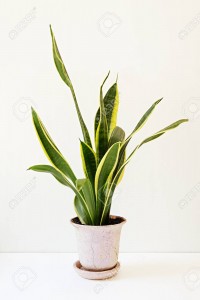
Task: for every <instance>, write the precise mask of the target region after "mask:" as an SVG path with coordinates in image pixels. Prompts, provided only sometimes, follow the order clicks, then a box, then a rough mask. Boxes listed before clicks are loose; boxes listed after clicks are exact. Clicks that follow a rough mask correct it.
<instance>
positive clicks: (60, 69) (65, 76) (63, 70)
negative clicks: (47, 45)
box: [50, 26, 92, 147]
mask: <svg viewBox="0 0 200 300" xmlns="http://www.w3.org/2000/svg"><path fill="white" fill-rule="evenodd" d="M50 31H51V38H52V47H53V57H54V62H55V65H56V68H57V70H58V73H59V74H60V77H61V78H62V80H63V81H64V82H65V83H66V85H67V86H68V87H69V88H70V90H71V93H72V97H73V99H74V104H75V107H76V111H77V114H78V118H79V122H80V125H81V129H82V133H83V137H84V141H85V143H86V144H88V145H89V146H90V147H92V144H91V140H90V135H89V132H88V129H87V127H86V125H85V122H84V120H83V117H82V114H81V111H80V108H79V105H78V102H77V99H76V94H75V92H74V88H73V85H72V82H71V80H70V78H69V75H68V73H67V70H66V68H65V65H64V63H63V60H62V58H61V55H60V52H59V50H58V46H57V43H56V39H55V36H54V33H53V30H52V28H51V26H50Z"/></svg>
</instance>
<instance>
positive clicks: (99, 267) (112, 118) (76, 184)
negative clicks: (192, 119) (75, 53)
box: [29, 27, 188, 279]
mask: <svg viewBox="0 0 200 300" xmlns="http://www.w3.org/2000/svg"><path fill="white" fill-rule="evenodd" d="M50 31H51V37H52V45H53V57H54V62H55V65H56V68H57V70H58V73H59V74H60V76H61V78H62V80H63V81H64V82H65V84H66V85H67V86H68V87H69V89H70V90H71V93H72V97H73V100H74V104H75V107H76V111H77V114H78V119H79V122H80V125H81V129H82V133H83V140H80V152H81V159H82V165H83V171H84V178H81V179H79V178H77V177H76V175H75V174H74V172H73V170H72V168H71V167H70V165H69V163H68V162H67V160H66V159H65V158H64V156H63V155H62V153H61V151H60V150H59V149H58V147H57V146H56V144H55V143H54V141H53V140H52V138H51V137H50V135H49V133H48V131H47V130H46V128H45V126H44V124H43V122H42V121H41V119H40V117H39V116H38V114H37V112H36V111H35V110H34V109H33V108H32V117H33V123H34V126H35V129H36V132H37V135H38V138H39V140H40V143H41V145H42V148H43V150H44V152H45V154H46V156H47V158H48V159H49V161H50V163H51V165H35V166H32V167H30V168H29V170H33V171H37V172H46V173H50V174H52V175H53V176H54V177H55V178H56V179H57V180H58V181H59V182H60V183H61V184H63V185H65V186H67V187H69V188H70V189H72V190H73V192H74V194H75V198H74V208H75V211H76V215H77V216H76V217H75V218H73V219H71V223H72V225H73V226H74V227H75V229H76V234H77V241H78V251H79V261H78V262H76V263H75V265H74V267H75V268H76V269H77V271H78V272H79V273H80V275H82V276H83V277H85V278H90V279H102V278H108V277H111V276H113V275H115V274H116V273H117V271H118V269H119V263H118V250H119V239H120V232H121V228H122V225H123V224H124V223H125V222H126V220H125V218H123V217H119V216H113V215H111V214H110V211H111V205H112V197H113V194H114V192H115V189H116V186H117V184H118V183H119V182H120V180H121V179H122V177H123V173H124V168H125V167H126V165H127V164H128V163H129V161H130V160H131V158H132V157H133V155H134V154H135V153H136V151H137V150H138V149H139V148H140V147H141V146H142V145H144V144H146V143H148V142H150V141H152V140H154V139H157V138H158V137H160V136H161V135H163V134H164V133H166V132H167V131H169V130H171V129H174V128H176V127H177V126H179V125H180V124H181V123H183V122H186V121H188V120H187V119H181V120H178V121H176V122H174V123H172V124H171V125H169V126H167V127H164V128H163V129H161V130H159V131H157V132H156V133H154V134H153V135H151V136H149V137H147V138H146V139H144V140H143V141H142V142H141V143H139V144H138V145H137V146H136V147H135V148H134V150H133V151H132V152H131V153H130V154H129V156H127V155H126V148H127V146H128V144H129V142H130V140H131V139H132V137H133V136H134V135H135V134H136V133H137V132H138V131H139V130H140V129H141V128H142V127H143V125H144V124H145V123H146V122H147V120H148V118H149V117H150V115H151V114H152V112H153V111H154V109H155V108H156V106H157V105H158V104H159V103H160V101H161V100H162V99H159V100H157V101H156V102H155V103H153V105H152V106H151V107H150V108H149V109H148V110H147V111H146V113H145V114H144V115H143V116H142V118H141V119H140V121H139V122H138V123H137V125H136V126H135V128H134V129H133V131H132V132H131V133H130V134H129V135H128V136H127V137H126V136H125V132H124V130H123V129H122V128H121V127H119V126H117V111H118V105H119V94H118V84H117V81H116V82H115V83H114V84H113V85H112V86H111V87H110V88H109V89H108V91H107V93H106V94H105V96H104V94H103V86H104V83H105V81H106V80H107V78H108V76H109V73H108V75H107V76H106V78H105V79H104V81H103V83H102V85H101V87H100V103H99V108H98V110H97V113H96V115H95V121H94V139H95V146H93V145H92V142H91V138H90V134H89V131H88V129H87V127H86V125H85V122H84V120H83V117H82V114H81V112H80V109H79V105H78V102H77V99H76V95H75V91H74V88H73V85H72V82H71V80H70V78H69V75H68V73H67V70H66V68H65V66H64V63H63V60H62V58H61V55H60V53H59V50H58V46H57V43H56V40H55V36H54V34H53V31H52V29H51V27H50Z"/></svg>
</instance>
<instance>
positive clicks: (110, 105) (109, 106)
mask: <svg viewBox="0 0 200 300" xmlns="http://www.w3.org/2000/svg"><path fill="white" fill-rule="evenodd" d="M103 102H104V107H105V114H106V119H107V124H108V135H109V137H110V135H111V133H112V131H113V129H114V128H115V126H116V123H117V112H118V106H119V93H118V87H117V82H115V83H114V84H113V85H112V86H111V87H110V89H109V90H108V91H107V93H106V95H105V97H104V98H103ZM99 120H100V108H99V109H98V111H97V113H96V116H95V134H96V130H97V127H98V124H99Z"/></svg>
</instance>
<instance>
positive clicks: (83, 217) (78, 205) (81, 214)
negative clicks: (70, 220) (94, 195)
mask: <svg viewBox="0 0 200 300" xmlns="http://www.w3.org/2000/svg"><path fill="white" fill-rule="evenodd" d="M74 209H75V212H76V214H77V216H78V218H79V220H80V222H81V224H86V225H93V223H92V222H91V219H90V218H88V215H87V211H86V210H85V207H84V206H83V205H82V202H81V201H80V199H79V198H78V197H77V196H75V197H74Z"/></svg>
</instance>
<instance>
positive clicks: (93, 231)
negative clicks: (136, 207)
mask: <svg viewBox="0 0 200 300" xmlns="http://www.w3.org/2000/svg"><path fill="white" fill-rule="evenodd" d="M110 220H111V225H103V226H91V225H82V224H80V222H79V219H78V218H77V217H76V218H73V219H71V224H72V225H73V226H74V227H75V231H76V238H77V246H78V254H79V260H80V263H81V265H82V267H83V268H84V269H86V270H89V271H105V270H109V269H112V268H114V267H115V266H116V265H117V262H118V253H119V241H120V235H121V229H122V226H123V225H124V223H125V222H126V219H124V218H122V217H119V216H110Z"/></svg>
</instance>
